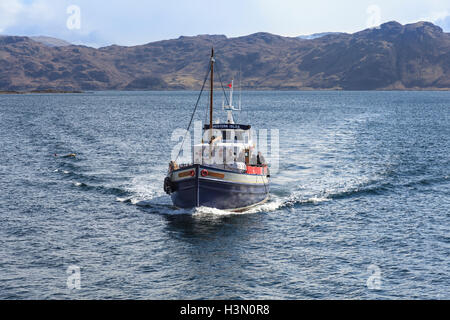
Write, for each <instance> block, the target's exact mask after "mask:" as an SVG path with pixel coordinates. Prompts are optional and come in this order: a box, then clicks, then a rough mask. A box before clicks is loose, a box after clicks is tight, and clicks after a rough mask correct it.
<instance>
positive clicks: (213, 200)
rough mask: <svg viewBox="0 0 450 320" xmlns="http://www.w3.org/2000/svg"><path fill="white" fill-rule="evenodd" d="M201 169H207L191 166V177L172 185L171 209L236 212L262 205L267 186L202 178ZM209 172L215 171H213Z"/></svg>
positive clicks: (266, 193)
mask: <svg viewBox="0 0 450 320" xmlns="http://www.w3.org/2000/svg"><path fill="white" fill-rule="evenodd" d="M205 168H206V169H208V167H204V166H200V165H196V166H192V170H194V171H195V176H193V177H189V178H188V179H184V180H182V181H174V182H173V189H174V192H173V193H172V194H171V197H172V202H173V204H174V205H175V206H177V207H179V208H195V207H209V208H217V209H222V210H235V211H238V210H245V209H247V208H249V207H252V206H254V205H256V204H259V203H263V202H264V201H266V200H267V199H268V196H269V185H268V184H264V183H261V184H252V183H242V182H233V181H226V180H222V181H219V180H217V179H207V178H203V177H202V176H201V174H200V172H201V170H203V169H205ZM184 170H186V168H185V169H184ZM213 170H215V171H217V169H213ZM224 172H226V171H224Z"/></svg>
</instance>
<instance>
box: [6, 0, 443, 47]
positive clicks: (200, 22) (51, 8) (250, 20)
mask: <svg viewBox="0 0 450 320" xmlns="http://www.w3.org/2000/svg"><path fill="white" fill-rule="evenodd" d="M388 21H397V22H399V23H401V24H408V23H414V22H418V21H429V22H432V23H434V24H436V25H438V26H440V27H441V28H442V29H443V30H444V31H445V32H450V1H443V0H432V1H424V0H412V1H396V2H395V3H392V2H390V1H387V0H381V1H367V0H363V1H358V2H356V3H355V2H353V1H348V0H346V1H342V2H339V3H336V2H333V1H330V0H318V1H316V2H314V3H308V2H303V1H294V0H285V1H273V0H247V1H244V2H242V3H241V2H239V1H237V0H229V1H226V2H225V1H220V2H219V1H216V3H211V1H206V0H194V1H190V2H189V3H187V2H177V1H175V0H167V1H165V2H163V3H161V2H158V1H149V2H146V3H142V1H137V0H130V1H128V2H126V3H125V2H121V1H116V0H113V1H108V2H106V1H96V2H95V3H94V2H92V1H91V2H90V1H86V0H62V1H55V0H0V35H20V36H47V37H53V38H57V39H61V40H65V41H68V42H70V43H73V44H82V45H86V46H91V47H102V46H108V45H112V44H117V45H123V46H130V45H140V44H145V43H149V42H154V41H159V40H167V39H176V38H178V37H180V36H196V35H201V34H218V35H226V36H227V37H229V38H233V37H239V36H245V35H249V34H253V33H257V32H268V33H272V34H277V35H281V36H288V37H294V36H301V35H311V34H315V33H323V32H346V33H354V32H357V31H360V30H363V29H366V28H367V27H373V26H377V25H380V24H382V23H385V22H388Z"/></svg>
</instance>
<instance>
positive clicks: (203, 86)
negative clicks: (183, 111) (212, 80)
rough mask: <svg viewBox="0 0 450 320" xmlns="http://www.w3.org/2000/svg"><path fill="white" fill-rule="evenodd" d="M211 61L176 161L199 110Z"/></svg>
mask: <svg viewBox="0 0 450 320" xmlns="http://www.w3.org/2000/svg"><path fill="white" fill-rule="evenodd" d="M211 63H212V62H210V63H209V65H208V71H207V72H206V76H205V80H203V85H202V89H201V90H200V94H199V96H198V99H197V102H196V104H195V108H194V111H193V112H192V116H191V120H190V121H189V125H188V127H187V130H186V133H185V135H184V137H183V142H182V143H181V147H180V151H178V155H177V158H176V159H175V162H177V160H178V158H179V157H180V154H181V152H182V151H183V146H184V142H185V141H186V136H187V134H188V132H189V129H190V128H191V125H192V121H193V120H194V115H195V112H196V111H197V108H198V104H199V102H200V99H201V97H202V93H203V90H204V89H205V85H206V81H207V80H208V76H209V73H210V72H211Z"/></svg>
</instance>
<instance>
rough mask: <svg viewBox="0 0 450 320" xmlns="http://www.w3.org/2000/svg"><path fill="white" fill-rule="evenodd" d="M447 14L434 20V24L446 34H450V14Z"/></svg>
mask: <svg viewBox="0 0 450 320" xmlns="http://www.w3.org/2000/svg"><path fill="white" fill-rule="evenodd" d="M445 13H446V14H445V15H444V14H442V15H441V16H440V17H438V18H437V19H436V20H433V22H434V23H435V24H437V25H438V26H440V27H441V28H442V29H443V30H444V31H445V32H450V13H448V12H445Z"/></svg>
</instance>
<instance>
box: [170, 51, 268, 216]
mask: <svg viewBox="0 0 450 320" xmlns="http://www.w3.org/2000/svg"><path fill="white" fill-rule="evenodd" d="M215 64H216V60H215V56H214V48H213V49H212V51H211V59H210V66H209V68H208V74H207V75H206V77H205V81H204V82H203V88H202V92H203V89H204V87H205V84H206V82H207V79H208V77H209V79H210V93H209V95H210V101H209V124H205V125H204V126H203V128H202V130H203V137H204V138H203V140H202V141H201V143H200V144H196V145H194V148H193V151H192V154H191V156H192V161H191V162H190V163H187V164H178V163H177V159H176V160H175V161H171V162H170V163H169V169H168V173H167V176H166V178H165V180H164V191H165V192H166V193H167V194H169V195H170V196H171V198H172V202H173V204H174V206H176V207H178V208H185V209H188V208H196V207H209V208H216V209H221V210H227V211H233V212H242V211H246V210H248V209H250V208H252V207H254V206H257V205H260V204H263V203H264V202H266V201H267V200H268V199H269V194H270V171H269V167H268V164H267V163H266V161H265V158H264V155H263V154H262V153H261V152H258V151H257V148H256V144H255V142H254V141H253V140H252V134H251V128H252V127H251V125H248V124H239V123H235V121H234V117H233V111H241V106H240V103H239V108H236V107H234V106H233V90H234V81H232V82H231V84H230V85H229V86H228V87H229V89H230V94H229V96H230V98H229V99H228V96H227V95H226V94H225V97H226V98H227V104H225V103H223V105H222V109H223V111H225V112H226V113H227V120H226V121H225V122H220V121H216V123H213V115H214V105H213V97H214V67H215ZM219 76H220V74H219ZM222 88H224V86H223V84H222ZM224 93H225V90H224ZM200 96H201V93H200ZM199 99H200V97H199ZM198 101H199V100H198ZM198 101H197V104H198ZM196 109H197V106H196ZM196 109H195V110H196ZM195 110H194V113H195ZM192 118H193V115H192V117H191V123H192ZM191 123H190V124H189V127H190V126H191ZM189 127H188V130H189ZM205 137H206V138H205ZM183 142H184V141H183ZM180 152H181V150H180Z"/></svg>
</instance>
